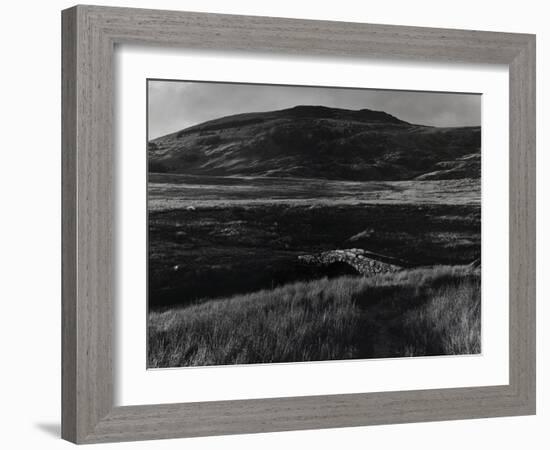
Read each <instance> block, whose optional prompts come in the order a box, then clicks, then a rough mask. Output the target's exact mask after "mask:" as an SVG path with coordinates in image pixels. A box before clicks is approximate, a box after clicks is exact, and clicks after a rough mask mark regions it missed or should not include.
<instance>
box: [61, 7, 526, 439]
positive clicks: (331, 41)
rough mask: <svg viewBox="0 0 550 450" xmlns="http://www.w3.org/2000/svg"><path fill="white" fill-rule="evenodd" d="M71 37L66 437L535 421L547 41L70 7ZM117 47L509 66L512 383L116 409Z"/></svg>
mask: <svg viewBox="0 0 550 450" xmlns="http://www.w3.org/2000/svg"><path fill="white" fill-rule="evenodd" d="M62 30H63V44H62V53H63V57H62V82H63V88H62V93H63V95H62V103H63V113H62V122H63V126H62V127H63V137H62V146H63V149H62V150H63V156H62V165H63V170H62V173H63V199H62V204H63V220H62V223H63V248H62V255H63V264H62V267H63V281H62V286H63V288H62V292H63V295H62V297H63V299H62V326H63V332H62V355H63V358H62V360H63V377H62V378H63V380H62V406H63V413H62V436H63V438H65V439H68V440H70V441H73V442H76V443H94V442H106V441H126V440H139V439H158V438H176V437H188V436H208V435H220V434H234V433H258V432H270V431H283V430H300V429H314V428H332V427H346V426H360V425H370V424H388V423H402V422H420V421H432V420H450V419H466V418H479V417H493V416H511V415H524V414H534V413H535V36H533V35H528V34H510V33H493V32H483V31H464V30H449V29H435V28H417V27H405V26H388V25H370V24H359V23H343V22H328V21H308V20H294V19H280V18H268V17H247V16H231V15H219V14H203V13H188V12H175V11H156V10H143V9H126V8H109V7H97V6H76V7H73V8H70V9H67V10H65V11H63V13H62ZM118 43H142V44H156V45H160V46H181V47H186V48H194V49H217V50H239V51H245V52H246V51H261V52H266V53H286V54H298V55H327V56H331V57H354V58H363V57H383V58H398V59H399V58H405V59H409V60H411V59H412V60H428V61H443V62H445V61H447V62H468V63H489V64H506V65H508V67H509V74H510V75H509V76H510V149H509V150H510V151H509V158H510V282H509V283H510V299H509V302H510V342H509V345H510V382H509V384H508V385H502V386H489V387H473V388H454V389H433V390H422V391H404V392H385V393H361V394H349V395H325V396H313V397H288V398H277V399H262V400H239V401H217V402H203V403H180V404H169V405H139V406H121V407H114V406H113V369H112V340H113V311H114V309H113V301H114V298H113V295H114V289H113V285H114V275H113V274H114V272H113V269H114V265H113V254H112V246H113V245H112V244H113V228H114V227H113V208H114V203H113V188H114V182H113V165H112V163H113V152H114V145H113V51H114V46H115V44H118ZM502 151H503V152H505V151H506V149H502Z"/></svg>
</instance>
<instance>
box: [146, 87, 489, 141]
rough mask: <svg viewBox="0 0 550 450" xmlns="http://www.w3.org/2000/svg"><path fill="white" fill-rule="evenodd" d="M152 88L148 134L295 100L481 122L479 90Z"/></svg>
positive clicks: (430, 121) (418, 119)
mask: <svg viewBox="0 0 550 450" xmlns="http://www.w3.org/2000/svg"><path fill="white" fill-rule="evenodd" d="M147 88H148V128H149V129H148V132H149V139H155V138H157V137H160V136H164V135H166V134H168V133H173V132H174V131H179V130H181V129H184V128H187V127H190V126H192V125H196V124H198V123H202V122H205V121H207V120H211V119H217V118H219V117H224V116H229V115H232V114H240V113H245V112H260V111H274V110H278V109H285V108H291V107H293V106H296V105H322V106H329V107H337V108H346V109H354V110H357V109H364V108H368V109H374V110H380V111H385V112H387V113H389V114H392V115H394V116H396V117H398V118H399V119H401V120H405V121H407V122H410V123H415V124H420V125H432V126H442V127H458V126H475V125H480V124H481V95H479V94H455V93H437V92H414V91H387V90H377V89H348V88H344V89H343V88H325V87H304V86H276V85H265V84H232V83H207V82H188V81H165V80H149V81H148V87H147Z"/></svg>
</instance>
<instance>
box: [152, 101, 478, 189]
mask: <svg viewBox="0 0 550 450" xmlns="http://www.w3.org/2000/svg"><path fill="white" fill-rule="evenodd" d="M480 146H481V129H480V127H459V128H438V127H430V126H423V125H415V124H411V123H408V122H405V121H403V120H400V119H399V118H397V117H395V116H392V115H391V114H388V113H386V112H384V111H374V110H370V109H366V108H365V109H359V110H349V109H342V108H330V107H326V106H313V105H299V106H295V107H293V108H288V109H283V110H278V111H267V112H252V113H245V114H237V115H231V116H227V117H221V118H219V119H215V120H210V121H207V122H204V123H201V124H198V125H194V126H191V127H189V128H185V129H183V130H180V131H177V132H175V133H171V134H168V135H166V136H163V137H160V138H157V139H153V140H151V141H150V142H149V145H148V159H149V171H150V172H166V173H182V174H191V175H215V176H272V177H303V178H325V179H334V180H347V181H368V180H412V179H423V180H428V179H461V178H479V177H480V160H481V153H480Z"/></svg>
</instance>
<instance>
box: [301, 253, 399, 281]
mask: <svg viewBox="0 0 550 450" xmlns="http://www.w3.org/2000/svg"><path fill="white" fill-rule="evenodd" d="M298 260H300V261H302V262H303V263H306V264H315V265H317V266H324V267H328V266H330V265H332V264H335V263H345V264H348V265H350V266H351V267H353V268H354V269H355V270H356V271H357V272H358V273H360V274H361V275H370V274H374V273H386V272H397V271H399V270H401V269H403V267H404V266H403V265H399V264H398V263H399V262H398V261H397V260H394V259H393V258H389V257H384V256H381V255H377V254H376V253H371V252H368V251H366V250H363V249H361V248H348V249H342V250H330V251H326V252H321V253H316V254H313V255H301V256H298Z"/></svg>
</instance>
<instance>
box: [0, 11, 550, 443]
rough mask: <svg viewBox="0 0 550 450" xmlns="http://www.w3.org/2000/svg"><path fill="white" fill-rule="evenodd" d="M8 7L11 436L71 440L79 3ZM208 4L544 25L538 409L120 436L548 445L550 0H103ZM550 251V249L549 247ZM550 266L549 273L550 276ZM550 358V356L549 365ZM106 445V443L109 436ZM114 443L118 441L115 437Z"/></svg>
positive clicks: (6, 325)
mask: <svg viewBox="0 0 550 450" xmlns="http://www.w3.org/2000/svg"><path fill="white" fill-rule="evenodd" d="M5 3H6V4H5V5H3V8H2V16H1V18H0V21H1V23H0V25H1V26H0V30H1V31H0V33H2V36H1V40H0V42H1V44H0V45H2V56H3V59H2V70H0V77H1V82H0V89H1V95H0V101H1V102H0V114H1V120H0V123H1V124H2V147H1V148H2V159H1V162H2V164H1V168H2V171H1V176H0V183H1V189H0V192H1V195H2V206H3V210H2V211H3V215H2V219H3V220H2V221H1V223H0V227H1V229H0V240H1V241H0V255H1V256H0V258H1V259H0V261H1V267H0V273H1V274H2V275H1V283H0V289H1V297H0V298H1V299H2V305H3V309H2V316H1V317H2V322H1V325H0V343H1V344H0V345H2V354H1V358H2V359H1V361H2V372H1V375H0V376H1V381H0V398H1V399H2V404H1V409H0V410H1V414H2V424H3V427H2V434H1V435H0V440H1V441H0V442H1V443H2V446H3V447H6V448H38V447H40V448H45V449H52V448H68V447H69V445H70V444H68V443H66V442H63V441H61V440H59V416H60V369H59V368H60V295H61V289H60V16H59V11H60V9H62V8H65V7H68V6H71V5H72V3H71V2H68V1H61V0H51V1H48V2H39V1H27V2H9V3H8V2H5ZM101 3H102V4H105V5H119V6H136V7H138V6H141V7H149V8H152V7H155V8H164V9H182V10H194V11H205V12H226V13H239V14H255V15H272V16H286V17H303V18H311V19H333V20H346V21H362V22H373V23H391V24H399V25H418V26H432V27H451V28H470V29H483V30H492V31H511V32H529V33H536V34H537V59H538V60H537V80H538V82H537V100H538V110H537V128H538V133H537V139H538V150H539V152H538V160H537V173H538V174H539V176H538V179H537V183H538V188H539V192H538V199H537V207H538V213H537V221H538V229H539V234H538V246H537V247H538V256H539V258H538V271H537V272H538V299H539V302H538V310H537V317H538V331H537V334H538V336H537V338H538V364H537V366H538V380H539V383H538V411H539V412H538V415H537V416H534V417H514V418H500V419H483V420H467V421H454V422H441V423H426V424H407V425H391V426H378V427H361V428H353V429H339V430H321V431H318V430H317V431H300V432H288V433H271V434H261V435H247V436H231V437H215V438H201V439H190V440H187V441H181V440H172V441H162V442H153V443H151V442H141V443H127V444H119V445H118V447H117V448H143V449H145V448H147V449H150V448H181V447H182V446H184V445H185V446H186V448H187V449H210V448H214V449H215V448H223V449H233V448H234V449H236V448H239V449H256V448H259V447H261V448H273V449H275V448H277V449H278V448H281V447H287V448H306V447H307V448H309V447H312V448H317V449H325V448H326V449H333V448H335V447H341V446H346V447H350V448H365V447H367V446H370V447H372V448H381V447H383V448H387V449H393V448H395V449H400V448H404V447H406V448H407V449H415V448H418V449H432V448H433V449H436V448H437V449H439V448H441V447H442V446H444V447H445V448H446V449H461V450H463V449H464V448H498V449H517V448H522V447H523V448H534V449H538V448H540V449H542V448H546V446H547V445H548V443H547V442H545V441H548V428H547V425H548V423H549V419H550V413H549V412H548V410H549V408H550V397H549V395H548V392H549V391H548V389H547V385H546V383H545V380H544V375H545V374H546V372H545V370H544V369H545V368H546V367H547V364H548V358H549V355H548V351H547V346H546V345H545V343H544V338H545V336H547V335H548V333H547V331H546V330H544V329H543V327H542V324H543V323H544V322H545V323H546V325H547V324H548V323H550V320H549V319H550V317H549V315H548V311H549V309H548V308H547V307H545V305H544V303H543V299H544V297H546V298H548V295H549V285H548V283H549V281H548V275H547V272H548V270H547V269H548V262H547V256H546V255H548V251H549V250H550V248H549V242H550V240H549V239H548V237H547V236H545V235H544V234H543V233H542V232H541V230H543V229H544V228H546V229H549V227H550V221H549V219H550V217H549V216H548V214H549V207H548V205H546V207H545V208H544V203H545V202H546V203H547V204H548V192H549V189H550V184H549V183H550V181H549V180H548V179H547V180H543V178H542V174H543V173H548V171H549V170H550V167H549V164H548V156H546V157H545V155H543V152H542V149H544V148H545V147H546V146H547V143H548V131H547V130H545V129H543V124H545V123H546V124H548V122H549V120H550V113H549V112H548V105H549V104H550V103H549V100H550V98H549V93H548V88H547V87H546V86H545V85H547V83H548V78H549V76H550V73H549V69H548V57H549V56H550V55H549V51H548V48H547V47H546V43H547V42H548V40H549V39H550V30H549V29H548V23H547V16H548V12H547V11H544V2H540V1H535V0H533V1H531V0H524V1H522V2H521V3H519V2H517V1H515V2H506V1H487V2H480V1H470V0H463V1H461V2H459V3H458V2H452V3H448V2H441V1H422V0H417V1H415V2H410V1H407V0H394V1H392V2H357V1H356V0H355V1H354V0H339V1H338V2H324V3H321V2H319V1H302V2H298V1H296V0H290V1H285V0H279V1H277V2H275V1H266V2H258V1H252V0H249V1H246V0H232V1H231V2H228V1H223V0H196V1H191V0H189V1H187V0H185V1H167V0H157V1H154V2H153V1H133V2H129V1H123V0H118V1H114V2H111V1H104V2H101ZM543 253H544V254H545V255H543ZM545 275H546V276H545ZM545 366H546V367H545ZM98 447H105V448H108V447H106V446H98ZM110 448H113V447H110Z"/></svg>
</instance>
